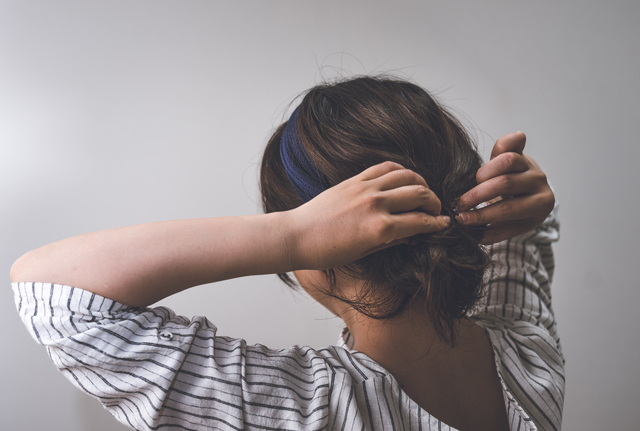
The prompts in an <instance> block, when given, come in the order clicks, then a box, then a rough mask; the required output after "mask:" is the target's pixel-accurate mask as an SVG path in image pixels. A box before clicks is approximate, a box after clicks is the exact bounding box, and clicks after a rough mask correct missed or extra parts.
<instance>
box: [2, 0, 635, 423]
mask: <svg viewBox="0 0 640 431" xmlns="http://www.w3.org/2000/svg"><path fill="white" fill-rule="evenodd" d="M639 18H640V2H638V1H608V2H601V1H582V0H581V1H578V0H573V1H536V2H524V1H523V2H518V1H484V2H477V1H472V0H467V1H458V2H417V1H416V2H399V1H394V2H372V1H366V2H365V1H339V2H338V1H327V0H323V1H321V2H320V1H318V2H302V1H295V2H294V1H242V2H230V1H225V2H217V1H211V0H208V1H193V0H182V1H163V0H160V1H159V0H154V1H148V0H144V1H141V0H139V1H123V0H109V1H102V0H101V1H96V0H94V1H68V0H59V1H55V2H52V1H45V0H41V1H30V0H18V1H8V0H2V1H0V155H1V158H0V160H2V169H1V170H0V220H1V223H0V235H1V237H0V268H1V270H2V272H3V273H4V274H6V275H5V289H3V290H1V292H2V293H1V294H0V299H1V300H0V307H1V308H0V319H1V324H0V327H1V328H2V331H3V332H2V333H3V334H4V335H3V337H4V338H3V340H4V341H3V342H2V345H1V346H2V347H0V349H1V352H2V354H1V355H0V373H2V374H1V380H0V381H1V382H2V383H1V386H0V388H1V389H0V428H1V429H2V430H39V429H46V430H65V431H76V430H82V431H85V430H116V429H120V427H119V426H118V424H117V423H116V422H115V421H114V420H113V419H112V418H110V416H109V414H108V413H106V411H104V410H103V409H102V408H101V407H100V405H99V404H98V403H97V402H95V401H94V400H92V399H90V398H89V397H87V396H85V395H84V394H82V393H81V392H80V391H79V390H77V389H75V388H74V387H72V386H71V385H70V384H69V383H67V382H66V381H65V379H64V378H63V377H62V376H61V375H60V374H59V373H58V372H57V371H56V370H55V369H54V367H53V365H52V364H51V363H50V361H49V359H48V357H47V354H46V351H45V350H44V349H43V348H42V347H40V346H37V345H36V344H35V343H34V342H33V340H31V338H30V337H29V336H28V334H27V332H26V330H25V329H24V327H23V326H22V324H21V323H20V321H19V319H18V317H17V314H16V312H15V306H14V303H13V298H12V293H11V290H10V289H9V279H8V274H9V268H10V266H11V264H12V263H13V261H14V260H15V259H17V258H18V257H19V256H20V255H21V254H23V253H25V252H27V251H28V250H30V249H33V248H35V247H38V246H40V245H43V244H45V243H48V242H52V241H55V240H58V239H62V238H65V237H68V236H72V235H76V234H80V233H84V232H89V231H95V230H100V229H106V228H111V227H116V226H122V225H129V224H134V223H141V222H148V221H155V220H167V219H178V218H191V217H207V216H221V215H234V214H249V213H257V212H259V211H260V209H259V196H258V189H257V186H256V179H257V166H258V164H259V161H260V154H261V151H262V149H263V148H264V145H265V143H266V140H267V138H268V136H269V135H270V133H271V132H272V131H273V129H274V128H275V127H276V126H277V125H279V124H280V123H281V122H282V120H283V118H285V117H286V116H287V115H288V113H289V112H290V110H291V107H290V103H291V102H292V101H293V100H294V97H295V96H296V95H298V94H299V93H300V92H302V91H303V90H305V89H307V88H309V87H311V86H313V85H315V84H317V83H320V82H322V80H323V79H332V78H336V77H340V76H352V75H354V74H364V73H379V72H391V73H394V74H396V75H398V76H400V77H405V78H407V79H411V80H413V81H414V82H416V83H418V84H420V85H422V86H424V87H426V88H427V89H429V90H431V91H433V92H434V93H435V94H436V95H437V96H438V97H439V98H440V99H441V100H442V101H443V102H444V103H445V104H446V105H448V106H450V107H451V108H452V109H453V110H454V112H455V113H456V115H458V116H459V117H460V118H461V119H462V120H463V121H464V123H465V124H466V125H467V126H468V127H469V129H470V131H471V133H472V135H473V136H474V137H475V138H476V140H477V142H478V144H479V146H480V149H481V150H482V151H483V152H484V154H485V155H486V154H488V150H489V149H490V148H491V145H492V144H493V142H494V140H495V139H496V138H498V137H500V136H502V135H504V134H506V133H508V132H511V131H515V130H523V131H524V132H526V134H527V136H528V144H527V152H528V153H529V154H532V155H533V156H534V157H536V158H537V159H538V161H539V162H540V164H541V165H542V167H543V169H544V170H545V171H546V172H547V174H548V176H549V178H550V179H551V182H552V183H553V185H554V187H555V190H556V195H557V199H558V201H559V202H560V205H561V210H560V215H561V220H562V229H561V234H562V239H561V242H560V243H559V244H558V246H557V247H556V252H557V253H556V257H557V271H556V278H555V280H554V286H553V291H554V298H553V300H554V308H555V312H556V315H557V320H558V322H559V330H560V334H561V336H562V344H563V348H564V352H565V356H566V359H567V368H566V370H567V387H566V401H565V411H564V427H563V429H565V430H569V431H571V430H600V429H615V430H632V429H639V428H640V410H639V409H638V406H639V405H640V331H638V327H639V324H638V317H639V313H638V303H640V289H639V285H638V282H637V277H636V270H637V266H638V265H637V258H638V252H637V246H638V243H640V233H639V229H638V227H637V214H638V210H639V209H640V206H639V204H638V187H639V186H640V181H639V180H640V174H639V173H638V171H637V167H638V166H639V164H638V160H639V156H640V150H639V145H638V136H639V127H638V123H639V122H640V100H639V99H640V84H639V80H638V77H640V49H639V45H640V25H638V23H639V22H640V20H639ZM165 304H168V305H170V306H171V307H173V308H174V309H176V310H177V311H178V312H179V313H180V314H184V315H188V316H191V315H194V314H205V315H207V316H208V317H209V318H210V319H211V320H212V321H213V322H214V323H216V325H217V326H218V328H219V333H220V334H224V335H230V336H235V337H244V338H246V339H247V340H248V341H249V342H251V343H254V342H260V343H263V344H266V345H268V346H271V347H285V346H288V345H291V344H309V345H312V346H315V347H322V346H323V345H326V344H329V343H332V342H333V341H334V340H335V339H336V337H337V334H338V331H339V328H340V322H338V321H337V320H336V319H335V318H332V317H331V316H330V315H329V313H328V312H325V311H323V309H322V308H321V307H320V306H319V305H317V304H314V303H313V301H311V300H309V299H308V298H306V297H305V296H303V295H301V294H293V293H291V292H290V291H289V290H288V289H287V288H286V287H285V286H283V285H282V284H281V283H280V282H279V281H277V279H276V278H275V276H265V277H253V278H248V279H242V280H233V281H229V282H225V283H220V284H219V285H216V286H204V287H200V288H197V289H193V290H192V291H189V292H186V293H183V294H180V295H178V296H177V297H174V298H170V299H168V300H166V301H165Z"/></svg>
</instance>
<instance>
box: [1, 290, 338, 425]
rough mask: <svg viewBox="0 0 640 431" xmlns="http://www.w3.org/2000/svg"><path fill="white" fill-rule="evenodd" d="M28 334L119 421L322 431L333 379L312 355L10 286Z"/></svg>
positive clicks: (65, 294)
mask: <svg viewBox="0 0 640 431" xmlns="http://www.w3.org/2000/svg"><path fill="white" fill-rule="evenodd" d="M13 289H14V292H15V300H16V306H17V308H18V311H19V313H20V316H21V318H22V320H23V322H24V323H25V325H26V327H27V329H28V330H29V332H30V333H31V335H32V336H33V338H35V339H36V341H37V342H38V343H40V344H43V345H45V346H46V347H47V350H48V353H49V356H50V357H51V359H52V361H53V362H54V364H55V366H56V367H57V368H58V369H59V370H60V371H61V372H62V373H63V374H64V375H65V377H66V378H67V379H68V380H70V381H71V382H72V383H73V384H74V385H75V386H77V387H78V388H80V389H81V390H82V391H84V392H86V393H87V394H89V395H91V396H93V397H95V398H97V399H99V400H100V401H101V402H102V404H103V405H104V406H105V408H106V409H107V410H109V412H110V413H111V414H112V415H113V416H115V417H116V419H118V420H119V421H120V422H122V423H123V424H125V425H129V426H130V427H132V428H135V429H138V430H150V429H180V430H202V429H230V430H233V429H238V430H239V429H247V428H250V429H318V428H322V426H323V424H325V425H326V421H327V408H326V407H327V405H328V404H329V403H330V397H329V394H330V390H331V387H332V384H333V381H334V380H335V375H334V374H335V373H333V372H332V368H331V366H330V365H329V364H328V363H327V361H326V360H325V358H323V357H322V355H321V354H320V353H318V352H316V351H314V350H313V349H311V348H308V347H298V346H294V347H292V348H290V349H287V350H271V349H267V348H266V347H264V346H261V345H254V346H247V345H246V343H245V342H244V340H241V339H231V338H227V337H220V336H217V335H216V327H215V326H214V325H213V324H211V323H210V322H209V321H208V320H207V319H206V318H204V317H194V318H193V319H187V318H185V317H181V316H177V315H175V314H174V313H173V312H172V311H171V310H170V309H168V308H164V307H157V308H136V307H129V306H126V305H124V304H120V303H118V302H115V301H112V300H109V299H107V298H104V297H101V296H99V295H96V294H93V293H91V292H88V291H85V290H82V289H78V288H73V287H69V286H62V285H56V284H46V283H14V284H13Z"/></svg>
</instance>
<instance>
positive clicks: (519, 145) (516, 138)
mask: <svg viewBox="0 0 640 431" xmlns="http://www.w3.org/2000/svg"><path fill="white" fill-rule="evenodd" d="M526 143H527V137H526V135H525V134H524V133H522V132H513V133H509V134H508V135H504V136H503V137H501V138H499V139H498V140H497V141H496V143H495V145H494V146H493V149H492V150H491V158H492V159H493V158H494V157H497V156H499V155H500V154H503V153H518V154H522V152H523V151H524V147H525V144H526Z"/></svg>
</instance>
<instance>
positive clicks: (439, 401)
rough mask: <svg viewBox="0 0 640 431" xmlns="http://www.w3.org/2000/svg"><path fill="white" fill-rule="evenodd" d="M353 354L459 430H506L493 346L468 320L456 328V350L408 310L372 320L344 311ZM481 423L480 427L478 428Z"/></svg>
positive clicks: (427, 409) (424, 407)
mask: <svg viewBox="0 0 640 431" xmlns="http://www.w3.org/2000/svg"><path fill="white" fill-rule="evenodd" d="M344 318H345V322H346V324H347V327H348V328H349V331H350V332H351V336H352V337H353V339H354V347H353V348H354V350H357V351H359V352H362V353H365V354H366V355H367V356H369V357H370V358H371V359H373V360H374V361H376V362H377V363H379V364H380V365H381V366H382V367H384V368H385V369H386V370H387V371H388V372H389V373H391V375H392V376H393V377H394V378H395V379H396V381H397V382H398V384H399V385H400V387H401V389H402V390H403V391H404V392H405V393H406V394H407V395H408V396H409V397H410V398H411V399H412V400H413V401H415V402H416V403H417V404H418V405H419V406H420V407H422V408H423V409H425V410H426V411H428V412H429V413H430V414H432V415H434V416H435V417H437V418H438V419H440V420H442V421H444V422H445V423H447V424H448V425H450V426H453V427H455V428H457V429H459V430H466V429H474V430H480V429H483V427H482V425H487V427H486V428H484V429H493V430H498V429H505V428H504V425H505V424H506V416H505V411H504V401H503V395H502V387H501V385H500V382H499V379H498V376H497V372H496V368H495V364H494V361H493V353H492V347H491V344H490V342H489V340H488V338H487V336H486V334H485V333H484V330H483V329H482V328H481V327H480V326H478V325H476V324H475V323H474V322H473V321H471V320H469V319H462V320H460V321H459V322H458V325H457V327H456V336H457V342H456V345H455V346H454V347H452V346H451V345H450V344H449V343H447V342H445V341H443V340H441V339H440V338H439V337H438V336H437V335H436V332H435V330H434V328H433V325H432V324H431V322H430V321H429V319H427V318H426V317H425V316H424V314H420V313H418V312H415V311H413V312H412V311H409V310H407V311H406V312H405V313H402V314H401V315H400V316H398V317H396V318H393V319H386V320H376V319H371V318H369V317H367V316H364V315H362V314H360V313H357V312H355V311H354V310H350V311H345V313H344ZM479 424H481V425H479Z"/></svg>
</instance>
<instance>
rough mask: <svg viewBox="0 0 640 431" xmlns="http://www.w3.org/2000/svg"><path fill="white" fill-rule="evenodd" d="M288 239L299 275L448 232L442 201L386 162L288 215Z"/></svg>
mask: <svg viewBox="0 0 640 431" xmlns="http://www.w3.org/2000/svg"><path fill="white" fill-rule="evenodd" d="M289 217H290V220H289V221H290V223H289V226H290V227H291V230H290V232H289V234H288V236H287V238H286V239H285V243H286V248H287V252H288V255H289V258H290V261H291V266H292V267H293V268H295V269H327V268H334V267H337V266H341V265H346V264H349V263H351V262H354V261H356V260H358V259H360V258H362V257H364V256H366V255H368V254H370V253H373V252H375V251H378V250H381V249H384V248H386V247H390V246H393V245H396V244H398V243H401V242H403V241H404V240H405V239H406V238H409V237H411V236H413V235H416V234H419V233H432V232H437V231H440V230H442V229H445V228H447V227H448V226H449V224H450V223H451V220H450V219H449V217H447V216H441V215H440V200H439V199H438V197H437V196H436V195H435V193H433V191H431V190H430V189H429V187H428V186H427V183H426V182H425V180H424V179H423V178H422V177H421V176H420V175H418V174H417V173H415V172H413V171H411V170H408V169H405V168H403V167H402V166H401V165H399V164H397V163H393V162H385V163H381V164H379V165H376V166H372V167H371V168H369V169H367V170H365V171H364V172H362V173H361V174H359V175H356V176H355V177H352V178H350V179H348V180H345V181H343V182H342V183H340V184H338V185H336V186H334V187H332V188H330V189H328V190H326V191H324V192H323V193H321V194H319V195H318V196H316V197H315V198H314V199H312V200H311V201H309V202H307V203H306V204H304V205H302V206H300V207H298V208H296V209H294V210H291V211H290V212H289Z"/></svg>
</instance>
